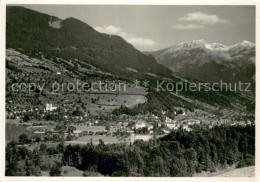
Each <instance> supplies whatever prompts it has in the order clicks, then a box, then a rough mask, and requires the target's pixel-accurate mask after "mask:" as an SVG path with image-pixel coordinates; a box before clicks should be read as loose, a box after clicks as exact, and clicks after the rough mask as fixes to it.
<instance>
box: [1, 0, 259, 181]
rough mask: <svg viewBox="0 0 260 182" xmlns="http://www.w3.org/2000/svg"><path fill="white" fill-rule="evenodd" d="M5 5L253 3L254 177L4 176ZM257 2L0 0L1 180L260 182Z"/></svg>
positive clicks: (241, 0) (217, 0)
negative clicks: (254, 9) (254, 16)
mask: <svg viewBox="0 0 260 182" xmlns="http://www.w3.org/2000/svg"><path fill="white" fill-rule="evenodd" d="M6 4H17V5H18V4H85V5H87V4H96V5H98V4H103V5H105V4H109V5H112V4H114V5H115V4H123V5H256V122H255V123H256V168H255V175H256V176H255V177H251V178H246V177H243V178H241V177H240V178H238V177H210V178H207V177H192V178H189V177H181V178H180V177H160V178H159V177H156V178H153V177H138V178H136V177H127V178H124V177H118V178H112V177H87V178H84V177H5V176H4V173H5V20H6V10H5V7H6ZM259 5H260V0H175V1H173V0H163V1H160V2H159V1H157V0H149V1H148V0H125V1H122V0H109V1H105V0H77V1H73V0H55V1H53V0H34V1H33V0H2V1H1V0H0V25H1V29H0V36H1V37H0V58H1V61H0V69H1V71H0V89H1V92H0V95H1V96H0V106H1V107H0V109H1V110H0V118H1V121H0V128H1V131H0V151H1V152H0V172H1V173H0V182H2V181H3V182H4V181H14V182H17V181H26V182H27V181H37V182H38V181H55V182H58V181H102V182H114V181H122V182H128V181H136V182H137V181H138V182H139V181H140V182H141V181H142V182H146V181H147V182H155V181H156V182H157V181H161V182H168V181H169V182H170V181H171V182H172V181H198V182H204V181H205V182H208V181H216V182H220V181H223V182H229V181H234V182H241V181H248V182H251V181H254V182H255V181H257V182H260V156H259V154H260V143H259V140H260V133H259V132H260V128H259V127H260V124H258V122H259V118H260V112H259V111H260V110H259V108H260V103H259V101H260V97H259V94H257V93H260V87H259V80H260V73H259V71H260V68H259V66H260V64H258V58H259V56H260V55H259V51H258V47H259V46H258V43H259V33H258V32H259V30H260V29H259V18H260V17H259V10H260V9H259Z"/></svg>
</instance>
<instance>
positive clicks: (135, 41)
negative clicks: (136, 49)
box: [127, 37, 154, 47]
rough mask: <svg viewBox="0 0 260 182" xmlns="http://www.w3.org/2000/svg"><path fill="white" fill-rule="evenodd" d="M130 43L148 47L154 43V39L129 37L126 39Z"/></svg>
mask: <svg viewBox="0 0 260 182" xmlns="http://www.w3.org/2000/svg"><path fill="white" fill-rule="evenodd" d="M127 41H128V42H129V43H130V44H133V45H138V46H142V47H150V46H153V45H154V41H153V40H151V39H144V38H140V37H138V38H130V39H128V40H127Z"/></svg>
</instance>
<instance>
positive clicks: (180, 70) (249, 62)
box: [145, 39, 255, 83]
mask: <svg viewBox="0 0 260 182" xmlns="http://www.w3.org/2000/svg"><path fill="white" fill-rule="evenodd" d="M145 54H148V55H152V56H154V58H155V59H156V60H157V62H158V63H160V64H162V65H164V66H165V67H167V68H170V69H171V70H172V71H173V72H174V73H175V74H176V75H179V76H182V77H190V78H193V79H198V80H202V81H208V82H219V81H220V80H223V81H226V82H231V83H234V82H238V81H244V82H252V83H253V82H254V77H255V44H254V43H251V42H249V41H241V42H239V43H237V44H234V45H230V46H227V45H223V44H220V43H207V42H206V41H205V40H203V39H201V40H194V41H189V42H183V43H179V44H177V45H173V46H171V47H169V48H166V49H162V50H158V51H153V52H145Z"/></svg>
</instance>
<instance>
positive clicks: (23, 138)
mask: <svg viewBox="0 0 260 182" xmlns="http://www.w3.org/2000/svg"><path fill="white" fill-rule="evenodd" d="M19 143H20V144H27V143H28V136H27V135H26V134H21V135H20V136H19Z"/></svg>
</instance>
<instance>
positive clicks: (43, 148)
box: [40, 143, 47, 153]
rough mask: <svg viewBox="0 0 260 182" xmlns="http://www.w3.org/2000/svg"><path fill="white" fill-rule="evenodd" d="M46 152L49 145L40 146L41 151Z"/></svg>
mask: <svg viewBox="0 0 260 182" xmlns="http://www.w3.org/2000/svg"><path fill="white" fill-rule="evenodd" d="M46 150H47V145H46V144H44V143H42V144H41V145H40V151H41V152H42V153H45V152H46Z"/></svg>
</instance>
